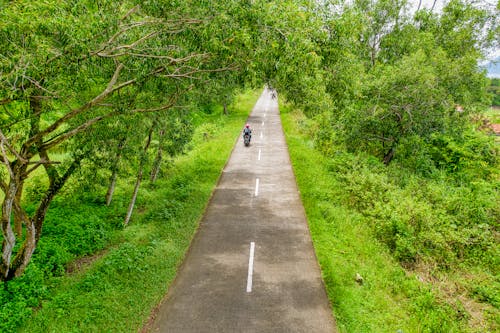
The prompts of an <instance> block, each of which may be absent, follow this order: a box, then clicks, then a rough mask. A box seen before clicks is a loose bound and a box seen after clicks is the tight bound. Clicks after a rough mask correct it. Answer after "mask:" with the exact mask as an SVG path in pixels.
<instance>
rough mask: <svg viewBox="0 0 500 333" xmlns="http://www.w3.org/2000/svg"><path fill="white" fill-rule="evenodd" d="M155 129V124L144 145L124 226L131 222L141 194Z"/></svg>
mask: <svg viewBox="0 0 500 333" xmlns="http://www.w3.org/2000/svg"><path fill="white" fill-rule="evenodd" d="M154 127H155V124H153V126H151V129H150V130H149V134H148V139H147V140H146V144H145V145H144V149H143V151H142V154H141V155H142V156H141V160H140V162H139V171H138V172H137V180H136V182H135V187H134V193H133V194H132V199H131V200H130V204H129V205H128V209H127V215H126V216H125V220H124V221H123V224H124V225H128V223H129V222H130V218H131V217H132V212H133V211H134V207H135V201H136V199H137V193H138V192H139V187H140V186H141V182H142V176H143V174H144V164H146V163H145V161H146V155H147V152H148V149H149V145H150V143H151V138H152V136H153V130H154Z"/></svg>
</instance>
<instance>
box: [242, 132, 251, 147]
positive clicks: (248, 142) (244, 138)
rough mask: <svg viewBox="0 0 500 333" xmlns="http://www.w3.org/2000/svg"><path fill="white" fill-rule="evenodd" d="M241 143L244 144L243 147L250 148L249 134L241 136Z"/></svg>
mask: <svg viewBox="0 0 500 333" xmlns="http://www.w3.org/2000/svg"><path fill="white" fill-rule="evenodd" d="M243 142H244V143H245V147H248V146H250V134H245V135H243Z"/></svg>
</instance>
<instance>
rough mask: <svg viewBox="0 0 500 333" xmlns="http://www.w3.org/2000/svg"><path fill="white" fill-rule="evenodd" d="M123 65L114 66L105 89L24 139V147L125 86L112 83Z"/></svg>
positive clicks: (116, 78)
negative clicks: (116, 85) (27, 138)
mask: <svg viewBox="0 0 500 333" xmlns="http://www.w3.org/2000/svg"><path fill="white" fill-rule="evenodd" d="M123 67H124V66H123V64H121V63H120V64H119V65H118V66H116V69H115V72H114V74H113V77H112V78H111V79H110V81H109V82H108V85H107V87H106V89H104V90H103V91H102V92H101V93H100V94H99V95H98V96H96V97H95V98H94V99H92V100H91V101H89V102H87V103H86V104H84V105H83V106H81V107H80V108H78V109H73V110H72V111H71V112H69V113H67V114H66V115H64V116H63V117H61V118H59V119H58V120H57V121H55V122H54V123H53V124H52V125H50V126H49V127H47V128H46V129H44V130H43V131H40V132H38V133H37V134H36V135H34V136H33V137H31V138H30V139H29V140H27V141H26V143H25V144H24V147H29V146H31V145H32V144H33V143H34V142H37V141H38V140H40V139H42V138H43V136H45V135H47V134H49V133H51V132H53V131H55V130H56V129H57V128H59V126H61V125H62V124H63V123H65V122H67V121H68V120H69V119H71V118H74V117H76V116H77V115H79V114H80V113H82V112H84V111H87V110H88V109H90V108H91V107H93V106H94V105H96V104H98V103H100V102H101V101H102V100H103V99H105V98H106V97H107V96H109V95H110V94H111V93H113V92H115V91H116V90H118V89H121V88H123V87H124V86H125V85H124V84H122V85H120V86H118V87H115V88H113V87H114V85H115V84H116V82H117V81H118V77H119V76H120V72H121V71H122V69H123ZM134 81H135V80H131V81H128V82H130V83H129V84H131V83H133V82H134Z"/></svg>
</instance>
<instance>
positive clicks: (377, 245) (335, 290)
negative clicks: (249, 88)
mask: <svg viewBox="0 0 500 333" xmlns="http://www.w3.org/2000/svg"><path fill="white" fill-rule="evenodd" d="M281 109H282V119H283V125H284V128H285V132H286V137H287V143H288V146H289V150H290V154H291V159H292V164H293V168H294V171H295V174H296V177H297V181H298V186H299V188H300V192H301V197H302V201H303V203H304V206H305V210H306V214H307V217H308V221H309V225H310V230H311V234H312V238H313V242H314V247H315V250H316V254H317V256H318V260H319V262H320V266H321V269H322V274H323V278H324V280H325V283H326V288H327V293H328V295H329V298H330V300H331V303H332V307H333V312H334V315H335V317H336V320H337V325H338V328H339V331H340V332H493V331H498V329H499V328H500V326H499V324H500V323H499V318H500V317H499V314H500V311H499V294H498V290H499V286H500V282H499V277H498V269H496V268H498V267H499V266H498V242H496V243H495V242H494V239H495V238H494V237H495V236H494V231H493V235H491V230H490V229H494V228H493V227H489V226H488V225H487V223H491V224H494V221H493V219H494V216H495V214H498V208H495V206H496V205H497V203H498V201H497V200H498V193H496V194H495V193H491V192H490V191H491V189H490V187H488V186H489V185H484V184H481V182H478V185H477V188H475V189H471V190H470V191H469V189H467V188H462V187H460V186H454V185H452V184H448V182H447V180H446V179H444V180H439V179H437V180H430V179H424V178H421V177H418V176H416V175H407V174H405V172H404V170H397V167H394V168H386V167H385V166H383V165H382V164H381V163H380V162H379V161H377V160H375V159H373V158H370V157H367V156H359V155H358V156H354V155H351V154H348V153H345V152H339V154H338V156H336V157H334V158H327V157H325V156H324V155H323V154H321V153H320V152H318V151H317V150H315V148H314V143H313V142H312V140H311V139H310V137H309V136H308V134H306V133H307V132H308V125H307V122H308V121H307V120H306V119H305V118H304V116H303V115H302V114H301V113H300V112H298V111H291V110H290V109H289V108H288V107H286V106H285V107H282V108H281ZM482 185H484V186H483V187H481V186H482ZM482 188H484V190H482ZM491 188H492V189H493V191H494V188H495V187H494V186H492V187H491ZM488 214H490V215H488ZM461 215H463V217H462V216H461ZM483 215H484V216H483ZM492 216H493V218H492ZM496 216H497V217H498V215H496ZM473 218H474V219H475V221H476V222H477V221H479V222H477V223H478V224H479V225H480V226H479V228H484V229H483V230H479V231H477V237H484V239H485V241H484V244H486V245H484V244H482V246H484V250H483V249H479V250H478V251H477V253H472V254H470V255H466V254H464V255H463V256H464V258H468V259H456V258H455V257H454V256H453V252H452V250H453V247H455V246H457V247H459V246H461V245H457V244H462V243H460V242H461V241H462V239H460V237H462V236H463V237H467V236H469V235H466V234H467V233H468V232H475V231H474V230H475V229H474V228H475V226H473V225H472V223H471V226H469V225H468V224H467V223H468V221H471V220H472V219H473ZM481 218H483V220H481ZM464 221H465V222H464ZM446 223H449V225H446ZM453 223H455V224H456V225H453ZM460 223H463V224H464V225H466V226H462V225H460ZM483 223H484V224H483ZM462 227H463V229H460V228H462ZM466 227H467V228H470V229H467V228H466ZM453 228H455V229H453ZM417 229H418V230H417ZM469 230H473V231H469ZM393 234H395V235H396V236H395V237H393V238H390V237H389V236H391V235H393ZM414 235H417V236H414ZM412 237H413V238H412ZM452 237H456V239H451V238H452ZM487 237H490V238H487ZM422 239H423V241H421V240H422ZM492 239H493V240H492ZM420 242H422V243H420ZM464 242H466V241H464ZM489 242H493V244H491V243H489ZM425 244H429V245H428V246H429V248H425V246H423V245H425ZM474 245H475V244H470V248H473V246H474ZM463 248H464V249H463V251H464V252H467V251H468V245H467V244H465V245H464V246H463ZM440 251H441V252H440ZM470 251H476V249H474V250H470ZM408 253H409V254H408ZM415 254H418V257H420V258H423V259H422V261H417V262H409V263H408V265H407V267H406V266H405V265H404V264H402V263H403V262H405V256H406V255H408V256H409V255H412V258H413V256H414V255H415ZM445 255H448V256H449V258H446V257H444V256H445ZM440 256H443V257H440ZM495 257H496V259H495ZM471 258H472V259H471ZM439 259H441V260H442V262H439ZM403 267H405V268H403ZM356 274H359V275H360V276H361V277H362V278H363V282H362V283H360V282H357V281H356V279H355V277H356Z"/></svg>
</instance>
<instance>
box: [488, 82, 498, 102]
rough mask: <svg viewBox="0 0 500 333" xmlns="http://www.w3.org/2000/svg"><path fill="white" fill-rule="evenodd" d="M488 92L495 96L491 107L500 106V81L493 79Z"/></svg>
mask: <svg viewBox="0 0 500 333" xmlns="http://www.w3.org/2000/svg"><path fill="white" fill-rule="evenodd" d="M488 92H489V93H491V94H492V95H493V97H492V102H491V105H494V106H500V79H496V78H495V79H491V84H490V86H489V87H488Z"/></svg>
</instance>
